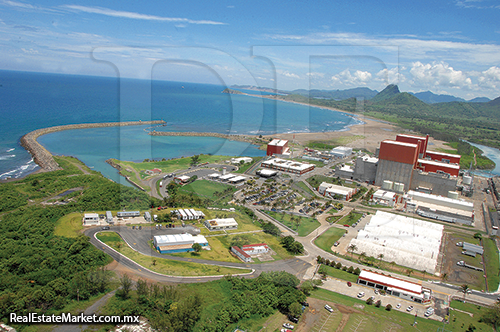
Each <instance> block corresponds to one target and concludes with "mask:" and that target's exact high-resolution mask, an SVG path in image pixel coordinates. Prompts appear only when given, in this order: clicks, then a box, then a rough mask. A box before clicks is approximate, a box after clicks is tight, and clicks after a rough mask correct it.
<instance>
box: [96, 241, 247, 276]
mask: <svg viewBox="0 0 500 332" xmlns="http://www.w3.org/2000/svg"><path fill="white" fill-rule="evenodd" d="M97 238H98V239H99V240H101V241H102V242H104V243H106V244H107V245H109V246H110V247H112V248H113V249H115V250H116V251H118V252H120V253H121V254H122V255H124V256H126V257H128V258H130V259H131V260H133V261H134V262H136V263H137V264H139V265H141V266H143V267H145V268H147V269H149V270H151V271H154V272H157V273H161V274H166V275H172V276H213V275H226V274H240V273H248V272H251V271H250V270H247V269H236V268H227V267H222V266H214V265H206V264H199V263H192V262H181V261H174V260H169V259H161V258H154V257H150V256H145V255H142V254H139V253H138V252H136V251H134V250H132V249H131V248H130V247H129V246H128V245H127V244H126V243H125V241H123V240H122V239H121V238H120V236H119V235H118V234H117V233H115V232H99V233H98V234H97ZM200 281H201V280H200Z"/></svg>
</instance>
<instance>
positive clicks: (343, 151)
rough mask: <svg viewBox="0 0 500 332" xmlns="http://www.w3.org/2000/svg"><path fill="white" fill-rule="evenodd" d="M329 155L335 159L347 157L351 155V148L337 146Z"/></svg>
mask: <svg viewBox="0 0 500 332" xmlns="http://www.w3.org/2000/svg"><path fill="white" fill-rule="evenodd" d="M330 154H331V155H332V156H334V157H336V158H345V157H349V156H350V155H351V154H352V148H350V147H347V146H337V147H336V148H333V149H332V150H331V151H330Z"/></svg>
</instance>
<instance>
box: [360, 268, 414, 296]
mask: <svg viewBox="0 0 500 332" xmlns="http://www.w3.org/2000/svg"><path fill="white" fill-rule="evenodd" d="M359 277H360V278H364V279H369V280H373V281H375V282H377V283H382V284H384V285H387V286H389V287H392V288H398V289H400V290H405V291H408V292H412V293H415V294H418V295H420V294H422V286H421V285H418V284H415V283H413V282H409V281H406V280H402V279H397V278H392V277H389V276H385V275H382V274H378V273H374V272H370V271H366V270H362V271H361V273H360V274H359Z"/></svg>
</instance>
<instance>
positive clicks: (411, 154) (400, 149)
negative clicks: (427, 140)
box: [378, 140, 420, 165]
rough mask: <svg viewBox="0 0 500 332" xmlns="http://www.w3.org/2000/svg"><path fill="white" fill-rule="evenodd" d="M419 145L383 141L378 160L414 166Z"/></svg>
mask: <svg viewBox="0 0 500 332" xmlns="http://www.w3.org/2000/svg"><path fill="white" fill-rule="evenodd" d="M419 149H420V143H419V144H412V143H405V142H398V141H391V140H385V141H382V142H381V143H380V150H379V153H378V158H379V159H382V160H388V161H395V162H398V163H403V164H411V165H416V163H417V160H418V151H419Z"/></svg>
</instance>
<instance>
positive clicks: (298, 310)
mask: <svg viewBox="0 0 500 332" xmlns="http://www.w3.org/2000/svg"><path fill="white" fill-rule="evenodd" d="M288 312H289V313H290V315H291V316H293V317H299V316H300V315H301V314H302V306H301V305H300V304H299V303H298V302H293V303H292V304H290V306H289V307H288Z"/></svg>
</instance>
